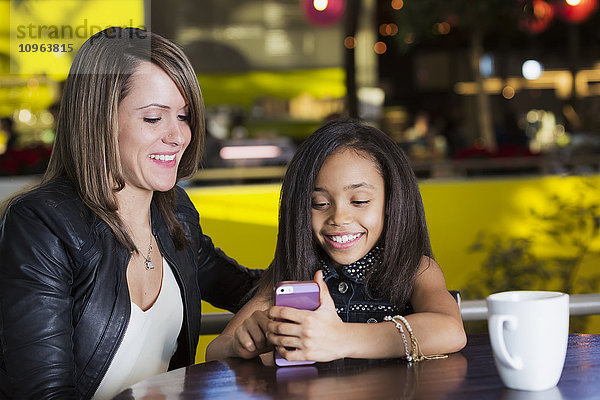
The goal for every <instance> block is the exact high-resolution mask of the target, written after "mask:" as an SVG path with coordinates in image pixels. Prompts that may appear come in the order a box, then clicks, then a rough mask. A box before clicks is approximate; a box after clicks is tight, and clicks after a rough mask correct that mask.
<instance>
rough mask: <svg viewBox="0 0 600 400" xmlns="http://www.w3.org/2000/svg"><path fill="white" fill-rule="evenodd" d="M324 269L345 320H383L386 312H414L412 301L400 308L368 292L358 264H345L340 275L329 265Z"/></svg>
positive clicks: (329, 287) (370, 321)
mask: <svg viewBox="0 0 600 400" xmlns="http://www.w3.org/2000/svg"><path fill="white" fill-rule="evenodd" d="M321 269H322V270H323V279H324V280H325V283H327V288H328V289H329V294H331V297H332V299H333V302H334V303H335V310H336V311H337V313H338V315H339V316H340V318H341V319H342V321H344V322H360V323H376V322H383V318H384V317H385V316H386V315H390V316H394V315H398V314H400V315H407V314H411V313H412V312H413V310H412V307H411V305H410V304H408V305H407V306H406V307H404V308H403V309H399V308H398V307H396V306H395V305H394V304H392V303H390V302H389V301H386V299H381V298H373V297H371V296H370V294H371V295H372V293H367V290H366V287H365V284H364V278H365V268H361V267H360V266H358V267H357V266H356V265H355V264H351V265H344V266H342V268H341V274H338V271H337V270H336V269H335V268H333V267H330V266H329V265H327V264H324V265H323V266H322V267H321Z"/></svg>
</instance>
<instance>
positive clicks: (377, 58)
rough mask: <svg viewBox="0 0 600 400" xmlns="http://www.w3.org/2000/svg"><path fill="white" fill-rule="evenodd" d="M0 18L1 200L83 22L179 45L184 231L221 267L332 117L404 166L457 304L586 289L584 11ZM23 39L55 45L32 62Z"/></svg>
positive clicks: (590, 251) (597, 144) (596, 328)
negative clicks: (363, 128) (372, 135)
mask: <svg viewBox="0 0 600 400" xmlns="http://www.w3.org/2000/svg"><path fill="white" fill-rule="evenodd" d="M0 8H1V9H0V15H2V17H0V117H1V118H2V125H1V128H0V129H1V131H0V176H2V177H3V179H2V180H0V190H2V193H1V195H2V197H6V196H7V195H8V194H10V193H11V192H12V191H14V190H16V188H19V187H22V186H23V185H25V184H28V183H32V182H35V181H36V180H37V179H39V174H40V173H43V171H44V169H45V166H46V163H47V161H48V157H49V155H50V153H51V146H52V143H53V138H54V120H55V118H56V116H57V113H58V110H59V106H58V105H59V103H60V97H61V88H62V85H63V83H64V79H65V78H66V75H67V73H68V68H69V66H70V63H71V61H72V59H73V56H74V54H75V52H76V50H77V48H78V47H79V46H80V45H81V43H83V41H84V40H85V39H86V38H87V37H89V36H90V35H91V34H92V33H95V32H96V31H97V30H98V29H96V31H94V27H102V28H104V27H107V26H110V25H119V26H140V27H146V28H148V29H150V30H152V31H154V32H156V33H158V34H161V35H163V36H165V37H167V38H169V39H171V40H173V41H174V42H176V43H177V44H179V45H180V46H181V47H182V48H183V49H184V51H185V52H186V54H187V55H188V57H189V58H190V60H191V62H192V64H193V66H194V68H195V70H196V73H197V76H198V80H199V82H200V86H201V88H202V92H203V96H204V101H205V103H206V108H207V147H206V152H205V156H204V159H203V162H202V167H203V169H202V170H201V171H200V172H199V173H198V174H197V175H196V176H195V177H194V178H193V179H191V180H190V181H187V182H184V183H182V184H183V185H184V186H185V187H186V190H187V191H188V193H189V194H190V196H191V197H192V199H193V201H194V202H195V204H196V206H197V208H198V210H199V212H200V214H201V223H202V226H203V229H204V230H205V231H206V233H208V234H209V235H210V236H211V237H212V238H213V240H214V242H215V243H216V244H217V245H218V246H220V247H222V248H223V249H224V250H225V251H226V252H227V253H228V254H230V255H231V256H233V257H235V258H237V259H238V260H239V261H240V262H241V263H243V264H245V265H248V266H250V267H260V268H263V267H266V266H267V265H268V264H269V263H270V261H271V259H272V256H273V252H274V246H275V240H276V227H277V207H278V198H279V197H278V196H279V187H280V186H279V184H280V181H281V178H282V176H283V174H284V172H285V165H286V163H287V161H289V159H290V158H291V156H292V155H293V153H294V150H295V149H296V147H297V146H298V145H299V144H300V143H301V142H302V141H303V140H304V139H305V138H306V137H307V136H308V135H309V134H310V133H311V132H312V131H313V130H315V129H316V128H317V127H319V126H320V125H321V124H322V123H323V122H325V121H327V120H329V119H332V118H336V117H338V116H351V117H358V118H361V119H363V120H365V121H367V122H369V123H371V124H373V125H375V126H378V127H379V128H381V129H382V130H384V131H385V132H386V133H387V134H388V135H390V136H391V137H392V138H393V139H394V140H395V141H396V142H397V143H398V144H399V145H400V146H402V148H403V149H404V150H405V151H406V153H407V154H408V155H409V157H410V160H411V164H412V166H413V168H414V170H415V172H416V174H417V177H418V178H419V179H420V185H421V190H422V194H423V199H424V203H425V207H426V213H427V219H428V224H429V228H430V234H431V240H432V244H433V248H434V253H435V255H436V258H437V261H438V262H439V264H440V265H441V266H442V268H443V270H444V272H445V275H446V279H447V284H448V287H449V288H451V289H456V290H460V291H461V293H462V294H463V297H464V298H467V299H468V298H472V299H482V298H485V296H486V295H487V294H489V293H492V292H495V291H500V290H509V289H543V290H561V291H566V292H569V293H592V292H598V291H599V289H600V274H599V273H598V272H597V270H598V269H597V266H598V260H599V259H598V255H599V254H600V239H599V229H600V191H599V189H600V177H599V175H598V173H599V169H600V157H599V156H600V12H599V10H598V8H599V5H598V0H478V1H467V0H452V1H436V0H277V1H275V0H244V1H234V0H199V1H194V0H169V1H167V0H152V1H142V0H121V1H110V0H102V1H100V0H85V1H84V0H79V1H77V0H63V1H53V0H37V1H36V0H14V1H10V2H9V1H0ZM65 27H70V28H71V30H69V29H66V28H65ZM43 43H54V44H59V45H66V46H68V45H72V47H73V51H71V52H69V51H59V52H45V53H44V54H42V52H41V51H37V52H35V51H32V49H33V47H31V46H33V45H34V44H38V45H40V44H43ZM28 45H29V46H30V47H27V46H28ZM62 49H64V47H63V48H62ZM206 310H209V311H216V310H214V309H212V308H210V307H207V308H206ZM469 329H474V330H475V329H484V328H482V327H481V326H479V327H477V326H475V325H474V326H473V327H469ZM571 330H572V331H574V332H593V333H600V319H598V317H596V316H593V317H578V318H574V319H573V321H572V324H571Z"/></svg>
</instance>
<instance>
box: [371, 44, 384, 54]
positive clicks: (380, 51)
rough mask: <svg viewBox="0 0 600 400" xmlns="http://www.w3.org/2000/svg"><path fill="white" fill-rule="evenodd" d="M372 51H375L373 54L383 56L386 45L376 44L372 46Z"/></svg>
mask: <svg viewBox="0 0 600 400" xmlns="http://www.w3.org/2000/svg"><path fill="white" fill-rule="evenodd" d="M373 50H375V53H377V54H383V53H385V52H386V51H387V45H386V44H385V43H383V42H377V43H375V46H373Z"/></svg>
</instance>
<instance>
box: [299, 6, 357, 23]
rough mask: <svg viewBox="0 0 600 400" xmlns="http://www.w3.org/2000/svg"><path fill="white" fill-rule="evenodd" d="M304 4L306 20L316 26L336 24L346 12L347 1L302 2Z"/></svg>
mask: <svg viewBox="0 0 600 400" xmlns="http://www.w3.org/2000/svg"><path fill="white" fill-rule="evenodd" d="M302 3H303V4H302V5H303V8H304V14H305V15H306V18H308V20H309V21H310V23H312V24H315V25H330V24H334V23H336V22H338V21H339V20H340V19H341V18H342V16H343V15H344V11H345V10H346V0H302Z"/></svg>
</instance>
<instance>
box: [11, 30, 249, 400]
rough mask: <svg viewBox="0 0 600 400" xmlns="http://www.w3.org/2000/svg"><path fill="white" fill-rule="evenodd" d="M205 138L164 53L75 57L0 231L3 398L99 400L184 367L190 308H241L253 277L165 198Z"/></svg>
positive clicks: (113, 41)
mask: <svg viewBox="0 0 600 400" xmlns="http://www.w3.org/2000/svg"><path fill="white" fill-rule="evenodd" d="M203 136H204V114H203V104H202V97H201V94H200V88H199V87H198V82H197V80H196V76H195V74H194V71H193V69H192V67H191V65H190V63H189V61H188V60H187V58H186V57H185V55H184V54H183V52H182V51H181V50H180V49H179V48H178V47H176V46H175V45H174V44H173V43H171V42H169V41H168V40H166V39H164V38H162V37H160V36H158V35H155V34H151V33H149V32H146V31H143V30H139V29H133V28H126V29H122V28H109V29H107V30H104V31H102V32H99V33H97V34H96V35H94V36H92V37H91V38H90V39H88V41H86V43H84V44H83V46H82V47H81V49H80V50H79V52H78V53H77V55H76V57H75V59H74V61H73V65H72V67H71V70H70V72H69V76H68V78H67V81H66V84H65V89H64V93H63V99H62V104H61V112H60V115H59V118H58V122H57V134H56V141H55V144H54V150H53V154H52V158H51V160H50V164H49V166H48V169H47V171H46V174H45V176H44V178H43V181H42V183H41V185H39V186H38V187H37V188H35V189H33V190H31V191H29V192H28V193H27V194H25V195H23V196H21V197H20V198H18V199H16V200H14V201H12V202H11V204H10V206H9V207H8V209H7V210H6V212H5V215H4V219H3V220H2V222H1V225H0V258H1V259H2V263H1V265H0V313H1V314H0V317H1V321H2V325H1V327H0V335H1V336H0V339H1V346H2V352H1V353H0V379H1V381H0V387H1V388H2V392H4V393H3V394H4V395H5V396H9V397H14V398H35V399H41V398H61V399H67V398H73V399H75V398H77V399H79V398H82V399H88V398H91V397H93V396H94V397H95V398H111V397H113V396H114V395H116V394H117V393H118V392H120V391H121V390H122V389H123V388H125V387H128V386H130V385H131V384H133V383H135V382H136V381H139V380H141V379H144V378H146V377H148V376H151V375H154V374H157V373H161V372H164V371H166V370H167V369H168V368H171V369H172V368H178V367H182V366H186V365H190V364H192V363H193V362H194V356H195V349H196V345H197V341H198V336H199V329H200V316H201V310H200V299H201V298H202V299H204V300H206V301H209V302H211V303H212V304H213V305H215V306H217V307H222V308H226V309H229V310H231V311H237V310H238V309H239V308H240V307H241V306H242V305H243V304H242V302H243V301H244V299H245V298H246V297H247V294H248V293H249V292H250V291H251V288H252V287H253V286H254V284H255V281H256V279H257V277H258V272H257V271H251V270H248V269H245V268H243V267H241V266H239V265H238V264H237V263H235V261H233V260H232V259H230V258H228V257H226V256H225V255H224V254H223V253H222V252H221V251H219V250H218V249H215V248H214V247H213V245H212V242H211V240H210V238H208V237H207V236H204V235H203V234H202V231H201V229H200V225H199V222H198V221H199V217H198V213H197V212H196V210H195V209H194V206H193V204H192V203H191V202H190V200H189V198H188V197H187V195H186V194H185V192H184V191H183V190H182V189H180V188H178V187H177V186H175V184H176V182H177V181H179V180H180V179H182V178H185V177H189V176H190V175H192V174H193V173H194V172H195V170H196V166H197V165H198V159H199V155H200V154H201V150H202V146H203ZM2 392H0V393H2Z"/></svg>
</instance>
